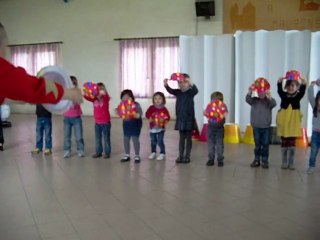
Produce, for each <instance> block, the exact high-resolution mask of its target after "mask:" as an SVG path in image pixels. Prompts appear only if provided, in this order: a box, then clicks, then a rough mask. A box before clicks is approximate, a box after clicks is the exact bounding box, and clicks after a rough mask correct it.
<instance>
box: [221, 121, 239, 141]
mask: <svg viewBox="0 0 320 240" xmlns="http://www.w3.org/2000/svg"><path fill="white" fill-rule="evenodd" d="M240 141H241V135H240V127H239V125H238V124H234V123H227V124H225V125H224V142H225V143H240Z"/></svg>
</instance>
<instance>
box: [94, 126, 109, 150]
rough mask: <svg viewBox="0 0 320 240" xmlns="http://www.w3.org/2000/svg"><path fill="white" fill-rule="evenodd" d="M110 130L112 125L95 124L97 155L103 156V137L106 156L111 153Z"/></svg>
mask: <svg viewBox="0 0 320 240" xmlns="http://www.w3.org/2000/svg"><path fill="white" fill-rule="evenodd" d="M110 129H111V123H103V124H98V123H96V124H95V134H96V153H98V154H102V152H103V148H102V135H103V138H104V151H105V153H106V154H110V153H111V143H110Z"/></svg>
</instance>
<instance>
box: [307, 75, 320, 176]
mask: <svg viewBox="0 0 320 240" xmlns="http://www.w3.org/2000/svg"><path fill="white" fill-rule="evenodd" d="M316 85H318V86H320V79H319V80H317V81H313V82H311V85H310V87H309V88H308V98H309V102H310V105H311V107H312V109H313V118H312V136H311V151H310V157H309V168H308V170H307V174H312V173H313V172H314V170H315V167H316V160H317V155H318V151H319V147H320V91H318V93H317V95H316V97H314V87H315V86H316Z"/></svg>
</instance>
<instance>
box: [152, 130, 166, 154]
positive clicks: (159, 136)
mask: <svg viewBox="0 0 320 240" xmlns="http://www.w3.org/2000/svg"><path fill="white" fill-rule="evenodd" d="M163 138H164V131H161V132H158V133H150V139H151V152H157V144H158V145H159V147H160V153H162V154H166V149H165V146H164V142H163Z"/></svg>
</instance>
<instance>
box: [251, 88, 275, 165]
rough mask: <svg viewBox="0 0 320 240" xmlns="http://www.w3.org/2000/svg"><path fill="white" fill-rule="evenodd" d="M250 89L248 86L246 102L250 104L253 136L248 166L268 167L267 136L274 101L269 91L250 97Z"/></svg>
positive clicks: (268, 134)
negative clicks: (251, 160) (250, 160)
mask: <svg viewBox="0 0 320 240" xmlns="http://www.w3.org/2000/svg"><path fill="white" fill-rule="evenodd" d="M251 95H252V89H251V87H249V91H248V94H247V95H246V102H247V103H248V104H249V105H250V106H251V115H250V123H251V126H252V128H253V137H254V144H255V148H254V160H253V162H252V163H251V164H250V167H252V168H256V167H260V164H261V162H262V168H265V169H267V168H269V161H268V158H269V136H270V125H271V119H272V109H273V108H274V107H275V106H276V104H277V103H276V101H275V100H274V98H272V97H271V95H270V91H268V92H261V93H258V97H252V96H251Z"/></svg>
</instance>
